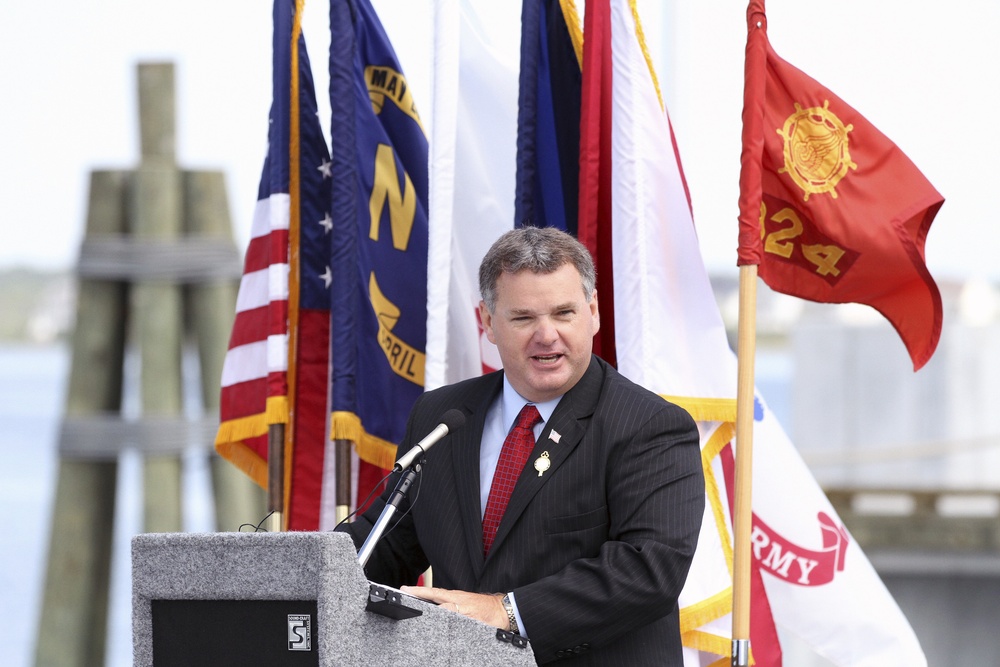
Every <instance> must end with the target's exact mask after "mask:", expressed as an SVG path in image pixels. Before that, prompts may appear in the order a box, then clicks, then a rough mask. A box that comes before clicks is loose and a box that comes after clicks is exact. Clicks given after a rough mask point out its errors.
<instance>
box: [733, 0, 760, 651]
mask: <svg viewBox="0 0 1000 667" xmlns="http://www.w3.org/2000/svg"><path fill="white" fill-rule="evenodd" d="M766 40H767V18H766V17H765V14H764V0H750V2H749V5H748V6H747V46H746V62H745V73H744V74H745V80H744V88H743V136H742V143H743V147H742V153H741V155H740V202H739V203H740V215H739V253H738V261H737V264H738V265H739V267H740V304H739V309H740V310H739V324H738V329H737V342H736V375H737V381H736V489H735V495H736V497H735V498H734V502H733V613H732V619H733V628H732V636H733V645H732V649H733V652H732V662H731V664H732V666H733V667H747V666H748V665H749V664H750V593H751V591H750V585H751V584H750V575H751V569H750V565H751V561H750V559H751V550H750V533H751V530H752V528H753V505H752V489H753V423H754V357H755V355H756V347H757V266H758V265H759V264H760V260H761V255H762V254H763V248H762V246H761V237H760V231H761V225H762V224H763V221H762V219H761V218H762V216H763V213H762V209H761V197H762V195H761V156H762V155H763V150H764V129H763V127H764V97H765V95H766V78H765V70H766V66H767V41H766Z"/></svg>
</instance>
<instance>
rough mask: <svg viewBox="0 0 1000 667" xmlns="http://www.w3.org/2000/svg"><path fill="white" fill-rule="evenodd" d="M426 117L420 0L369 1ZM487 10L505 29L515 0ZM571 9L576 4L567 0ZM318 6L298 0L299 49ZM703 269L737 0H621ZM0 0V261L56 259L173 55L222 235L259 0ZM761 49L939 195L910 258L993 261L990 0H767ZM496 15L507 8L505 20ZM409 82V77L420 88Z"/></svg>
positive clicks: (245, 207)
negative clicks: (836, 102)
mask: <svg viewBox="0 0 1000 667" xmlns="http://www.w3.org/2000/svg"><path fill="white" fill-rule="evenodd" d="M374 4H375V7H376V10H377V11H378V12H379V13H380V15H381V17H382V19H383V22H384V23H385V24H386V29H387V31H388V33H389V36H390V39H391V40H392V41H393V44H394V46H395V47H396V50H397V53H398V55H399V57H400V60H401V62H402V64H403V67H404V69H405V70H406V72H407V76H408V79H410V81H411V85H412V86H413V88H414V90H415V92H416V94H417V95H418V97H417V101H418V104H419V105H420V106H421V109H422V110H423V111H424V113H425V115H427V114H429V113H432V109H430V107H429V105H430V55H431V51H430V49H431V46H430V27H431V16H430V14H431V5H432V3H431V1H430V0H375V2H374ZM491 4H492V5H494V7H493V9H492V10H491V11H492V12H493V13H494V15H495V18H493V19H491V25H496V26H497V29H498V30H504V29H505V30H506V31H507V32H508V33H509V34H510V35H512V36H513V38H515V39H516V30H517V25H516V21H517V17H518V12H519V9H518V7H519V5H520V3H517V2H515V1H514V0H503V2H500V1H499V0H494V2H493V3H491ZM577 4H578V5H581V6H582V4H583V3H582V2H579V1H578V3H577ZM326 7H327V3H326V2H322V1H321V0H308V2H307V12H308V14H307V17H306V21H307V23H306V29H307V38H308V39H310V45H309V46H310V54H311V56H312V59H313V62H314V65H318V66H323V64H324V59H325V53H323V51H324V50H325V44H322V43H321V42H322V35H323V34H324V33H325V31H326V29H327V28H326V25H327V20H326ZM638 7H639V12H640V17H641V18H642V20H643V22H644V24H645V28H646V34H647V40H648V42H649V46H650V50H651V52H652V55H653V58H654V62H655V64H656V66H657V71H658V74H659V77H660V82H661V85H662V87H663V89H664V94H665V96H666V102H667V105H668V107H669V110H670V114H671V118H672V120H673V124H674V130H675V132H676V135H677V139H678V142H679V144H680V149H681V158H682V160H683V163H684V168H685V171H686V175H687V179H688V182H689V185H690V188H691V192H692V198H693V202H694V208H695V221H696V224H697V226H698V230H699V236H700V238H701V241H702V253H703V255H704V258H705V261H706V263H707V264H708V266H709V268H711V269H714V270H719V269H721V270H731V271H733V272H735V270H736V269H735V262H736V250H735V248H736V233H737V231H736V213H737V196H738V187H737V178H738V172H739V153H740V144H739V133H740V112H741V109H742V76H743V49H744V46H745V30H746V28H745V26H746V23H745V11H746V2H744V1H742V0H698V1H697V2H690V1H689V2H681V1H680V0H677V1H674V2H661V1H660V0H639V2H638ZM44 8H45V9H44V11H41V10H40V9H39V5H37V4H34V3H26V2H13V1H10V0H6V1H4V2H3V3H2V4H0V90H2V91H3V96H2V98H0V121H2V124H0V126H2V128H3V130H2V132H0V154H2V157H3V160H2V162H0V170H3V178H2V179H0V187H2V188H3V191H2V195H3V202H4V206H3V211H4V215H3V221H2V223H0V224H2V225H3V232H4V233H3V236H2V240H0V268H7V267H11V266H15V265H24V266H31V267H38V268H69V267H71V266H72V265H73V264H74V263H75V261H76V257H77V254H78V250H79V244H80V241H81V239H82V234H83V228H84V217H85V210H86V193H87V177H88V172H89V171H90V170H92V169H98V168H131V167H134V166H135V164H136V162H137V160H138V138H137V137H138V121H137V117H136V114H137V112H136V107H137V102H136V95H135V71H136V64H137V63H138V62H140V61H164V60H169V61H172V62H174V63H176V66H177V73H176V77H177V100H178V109H177V117H178V158H179V162H180V164H181V166H183V167H184V168H188V169H220V170H223V171H224V172H225V173H226V178H227V184H228V190H229V203H230V211H231V215H232V218H233V226H234V230H235V234H236V238H237V243H238V244H239V245H240V247H241V250H242V248H243V246H244V244H245V242H246V239H247V235H248V230H249V227H250V216H251V213H252V210H253V203H254V199H255V197H256V189H257V181H258V179H259V175H260V166H261V162H262V160H263V156H264V150H265V140H266V131H267V130H266V128H267V111H268V106H269V104H270V96H271V89H270V67H271V64H270V63H271V2H270V0H172V1H171V2H136V1H134V0H132V1H126V0H101V1H94V0H92V1H90V2H79V1H76V2H72V1H69V0H52V1H51V2H47V3H44ZM767 10H768V12H767V13H768V20H769V35H770V38H771V43H772V45H773V46H774V48H775V50H776V51H777V53H778V54H779V55H781V56H782V57H783V58H785V59H786V60H788V61H789V62H791V63H792V64H793V65H795V66H797V67H798V68H800V69H802V70H803V71H805V72H806V73H807V74H809V75H810V76H812V77H813V78H815V79H817V80H818V81H820V82H821V83H823V84H824V85H826V86H827V87H828V88H830V89H831V90H833V91H834V92H836V93H837V94H838V95H839V96H840V97H841V98H843V99H844V100H845V101H846V102H848V103H849V104H851V105H852V106H854V107H855V108H856V109H857V110H858V111H859V112H861V113H862V114H863V115H865V116H866V117H867V118H868V119H869V120H870V121H871V122H873V123H874V124H875V126H876V127H878V128H879V129H881V130H882V131H883V132H884V133H885V134H886V135H887V136H889V138H890V139H892V140H893V141H895V142H896V143H897V144H898V145H899V146H900V147H901V148H902V149H903V150H904V151H905V152H906V153H907V154H908V155H909V156H910V157H911V159H913V161H914V162H915V163H916V164H917V166H918V167H920V169H921V170H922V171H923V172H924V174H925V175H926V176H927V177H928V178H929V180H930V181H931V182H932V183H933V184H934V185H935V187H937V189H938V190H939V191H941V193H942V194H943V195H944V196H945V198H946V202H945V205H944V207H943V209H942V210H941V212H940V213H939V214H938V217H937V219H936V221H935V223H934V226H933V227H932V228H931V231H930V234H929V236H928V242H927V259H928V264H929V266H930V268H931V272H932V273H933V274H934V275H935V276H936V277H938V278H939V279H943V278H963V277H971V276H986V277H991V278H1000V263H998V262H997V261H996V254H997V249H996V248H997V246H998V243H997V242H998V240H1000V231H998V224H997V221H996V213H995V211H996V208H997V205H996V204H995V203H994V200H993V198H992V194H993V193H994V192H995V191H996V190H997V183H996V180H997V179H996V173H997V169H996V168H995V164H996V162H997V160H998V158H1000V131H997V129H996V128H994V127H993V116H994V113H993V112H994V111H995V110H997V109H998V108H1000V105H998V102H1000V39H998V35H1000V2H996V0H953V1H952V2H949V3H931V2H929V1H927V0H910V1H906V0H845V1H842V2H832V3H813V2H802V1H801V0H771V1H770V2H768V3H767ZM504 14H506V15H508V16H509V17H510V18H509V19H505V18H503V15H504ZM422 91H423V92H422Z"/></svg>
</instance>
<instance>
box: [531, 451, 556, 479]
mask: <svg viewBox="0 0 1000 667" xmlns="http://www.w3.org/2000/svg"><path fill="white" fill-rule="evenodd" d="M550 467H552V461H550V460H549V452H548V450H545V451H544V452H542V455H541V456H539V457H538V458H537V459H535V470H537V471H538V476H539V477H541V476H542V474H543V473H544V472H545V471H546V470H548V469H549V468H550Z"/></svg>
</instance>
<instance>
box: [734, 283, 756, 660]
mask: <svg viewBox="0 0 1000 667" xmlns="http://www.w3.org/2000/svg"><path fill="white" fill-rule="evenodd" d="M737 326H738V329H737V342H736V363H737V370H736V373H737V384H736V498H735V507H734V511H733V653H732V663H731V664H732V665H733V667H746V666H747V665H749V664H750V662H749V660H750V529H751V524H752V523H753V508H752V504H751V499H752V489H753V413H754V357H755V355H756V349H757V336H756V332H757V265H756V264H748V265H744V266H741V267H740V302H739V322H738V325H737Z"/></svg>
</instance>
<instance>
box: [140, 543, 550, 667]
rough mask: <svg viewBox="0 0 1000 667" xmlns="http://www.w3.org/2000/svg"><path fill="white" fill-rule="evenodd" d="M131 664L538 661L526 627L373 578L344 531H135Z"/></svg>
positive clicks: (506, 665) (508, 666)
mask: <svg viewBox="0 0 1000 667" xmlns="http://www.w3.org/2000/svg"><path fill="white" fill-rule="evenodd" d="M132 640H133V648H132V653H133V664H134V665H135V666H136V667H146V666H151V665H156V667H171V666H172V665H179V664H184V665H191V666H195V665H199V664H205V665H213V667H225V666H226V665H321V666H329V665H359V666H360V665H380V666H384V665H414V666H417V665H420V666H423V665H471V664H475V665H477V667H492V666H494V665H496V666H497V667H500V666H503V667H516V666H518V665H534V664H535V660H534V655H533V653H532V651H531V648H530V646H526V645H525V644H526V642H524V641H523V640H521V638H520V637H517V636H514V635H511V634H510V633H507V632H502V631H499V630H497V629H496V628H492V627H489V626H487V625H484V624H482V623H480V622H478V621H474V620H472V619H469V618H466V617H464V616H460V615H458V614H455V613H452V612H449V611H446V610H443V609H439V608H438V607H436V606H435V605H433V604H430V603H427V602H423V601H422V600H417V599H415V598H411V597H409V596H400V594H399V592H398V591H395V590H394V589H386V588H384V587H379V586H375V585H373V584H371V582H369V581H368V580H367V579H366V578H365V576H364V573H363V572H362V570H361V568H360V566H359V565H358V562H357V553H356V550H355V548H354V544H353V543H352V542H351V539H350V537H348V536H347V535H344V534H341V533H332V532H324V533H307V532H288V533H162V534H146V535H137V536H135V537H133V538H132Z"/></svg>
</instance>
